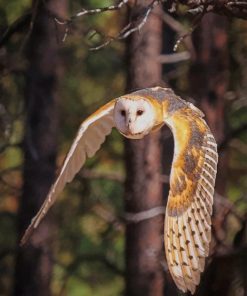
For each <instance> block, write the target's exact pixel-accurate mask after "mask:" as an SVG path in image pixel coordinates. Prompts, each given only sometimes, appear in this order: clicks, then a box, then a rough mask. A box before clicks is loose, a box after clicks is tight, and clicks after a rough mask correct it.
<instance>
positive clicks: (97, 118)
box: [21, 100, 115, 244]
mask: <svg viewBox="0 0 247 296" xmlns="http://www.w3.org/2000/svg"><path fill="white" fill-rule="evenodd" d="M114 104H115V100H112V101H110V102H109V103H108V104H106V105H104V106H103V107H101V108H100V109H99V110H98V111H96V112H95V113H94V114H92V115H91V116H90V117H88V118H87V119H86V120H85V121H84V122H83V123H82V124H81V126H80V128H79V131H78V133H77V136H76V138H75V140H74V142H73V144H72V146H71V148H70V150H69V152H68V154H67V156H66V158H65V161H64V163H63V166H62V168H61V170H60V173H59V175H58V177H57V179H56V181H55V183H54V184H53V185H52V187H51V189H50V191H49V193H48V196H47V197H46V199H45V201H44V203H43V205H42V207H41V209H40V210H39V212H38V213H37V215H36V216H35V217H34V218H33V220H32V222H31V224H30V225H29V227H28V228H27V230H26V232H25V234H24V236H23V238H22V240H21V244H24V243H25V242H26V241H27V240H28V238H29V237H30V235H31V233H32V232H33V230H34V229H35V228H37V226H38V225H39V223H40V221H41V220H42V218H43V217H44V216H45V215H46V213H47V211H48V210H49V208H50V207H51V206H52V205H53V203H54V202H55V200H56V199H57V197H58V195H59V193H61V191H62V190H63V188H64V186H65V185H66V183H68V182H70V181H71V180H72V179H73V178H74V176H75V174H76V173H77V172H78V171H79V170H80V169H81V167H82V166H83V164H84V163H85V161H86V159H87V158H88V157H92V156H93V155H94V154H95V153H96V151H97V150H98V149H99V148H100V146H101V144H102V143H103V142H104V141H105V137H106V136H107V135H108V134H110V133H111V130H112V128H113V126H114V123H113V108H114Z"/></svg>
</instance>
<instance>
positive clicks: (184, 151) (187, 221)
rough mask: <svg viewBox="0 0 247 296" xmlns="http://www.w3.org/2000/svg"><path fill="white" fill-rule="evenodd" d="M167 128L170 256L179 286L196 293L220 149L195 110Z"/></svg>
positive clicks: (207, 238)
mask: <svg viewBox="0 0 247 296" xmlns="http://www.w3.org/2000/svg"><path fill="white" fill-rule="evenodd" d="M168 125H169V126H170V128H171V130H172V132H173V134H174V142H175V153H174V158H173V164H172V171H171V177H170V192H169V197H168V203H167V208H166V217H165V249H166V257H167V262H168V267H169V270H170V273H171V275H172V277H173V279H174V281H175V283H176V284H177V286H178V287H179V288H180V289H181V290H182V291H184V292H186V291H188V290H189V291H190V292H191V293H192V294H193V293H194V292H195V289H196V286H197V285H198V284H199V281H200V274H201V272H202V271H203V270H204V265H205V257H207V256H208V253H209V243H210V240H211V214H212V205H213V194H214V184H215V178H216V170H217V161H218V154H217V145H216V142H215V139H214V137H213V135H212V133H211V131H210V129H209V127H208V126H207V124H206V123H205V121H204V120H203V118H202V113H201V114H200V113H199V112H197V111H196V109H191V108H185V109H181V110H179V111H177V112H175V113H174V115H173V116H172V117H171V118H170V119H169V120H168Z"/></svg>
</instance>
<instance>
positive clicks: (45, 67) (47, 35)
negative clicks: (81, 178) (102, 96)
mask: <svg viewBox="0 0 247 296" xmlns="http://www.w3.org/2000/svg"><path fill="white" fill-rule="evenodd" d="M42 3H43V2H40V1H34V2H33V15H34V16H35V17H34V26H33V29H32V31H30V38H29V41H28V44H27V59H28V61H29V66H28V70H27V73H26V91H25V100H26V126H25V136H24V171H23V192H22V196H21V198H20V203H19V213H18V238H19V239H18V241H19V240H20V237H21V236H22V235H23V233H24V230H25V229H26V227H27V226H28V225H29V223H30V222H31V219H32V218H33V216H34V215H35V214H36V212H37V211H38V209H39V208H40V206H41V204H42V202H43V200H44V198H45V197H46V194H47V192H48V190H49V187H50V185H51V183H52V181H53V179H54V175H55V168H56V165H55V160H56V151H57V149H56V146H57V145H56V134H57V122H58V120H57V108H56V100H57V96H56V85H57V78H58V65H59V59H58V43H57V40H56V30H55V26H54V22H53V20H52V19H51V18H50V17H49V16H48V12H47V11H46V9H45V7H44V6H43V4H42ZM65 4H66V1H65V0H63V1H59V0H50V1H46V5H47V7H48V8H49V9H51V10H54V11H56V13H57V14H59V13H61V14H62V13H64V11H65ZM52 228H53V223H52V220H51V219H49V217H48V218H46V219H45V221H44V223H42V225H41V226H40V227H39V228H38V229H37V231H36V232H35V233H34V235H33V237H32V239H31V242H30V244H29V245H27V246H25V247H23V248H19V249H18V252H17V257H16V270H15V286H14V292H13V295H16V296H22V295H25V296H27V295H28V296H31V295H35V296H49V295H51V292H50V281H51V276H52V251H51V246H50V242H49V238H51V235H52Z"/></svg>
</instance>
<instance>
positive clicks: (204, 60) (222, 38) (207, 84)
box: [190, 14, 229, 295]
mask: <svg viewBox="0 0 247 296" xmlns="http://www.w3.org/2000/svg"><path fill="white" fill-rule="evenodd" d="M227 29H228V22H227V20H226V19H225V18H224V17H221V16H217V15H213V14H208V15H206V16H205V17H204V18H203V20H202V22H201V24H200V26H199V28H198V29H197V30H196V32H195V35H194V44H195V47H196V54H197V58H196V61H195V63H194V64H193V65H192V67H191V70H190V81H191V91H192V93H193V98H194V99H196V100H198V104H199V106H200V108H201V109H202V111H203V112H204V114H205V117H206V121H207V123H208V125H209V126H210V128H211V130H212V132H213V134H214V136H215V138H216V141H217V143H218V144H220V143H221V142H222V141H223V140H224V138H225V130H226V120H225V93H226V91H227V88H228V83H229V65H228V63H229V55H228V37H227V35H228V32H227ZM227 167H228V162H227V155H226V151H219V163H218V172H217V177H216V192H217V193H220V194H222V195H224V194H225V191H226V185H227V183H226V180H227V179H228V177H227V173H228V171H227ZM225 215H226V209H225V208H223V207H221V206H219V204H218V206H217V203H215V207H214V213H213V226H214V227H213V229H214V230H213V234H214V235H213V238H214V240H213V242H214V243H213V244H212V245H214V246H215V247H214V250H215V251H216V252H219V253H220V245H218V243H217V242H218V241H221V240H223V239H224V237H225V229H224V227H225V223H224V221H225ZM214 260H215V258H213V261H212V265H211V268H210V269H209V270H210V273H211V274H213V273H214V271H213V269H212V268H214V266H216V265H215V264H214ZM217 262H218V261H217ZM215 271H216V269H215ZM225 275H226V273H224V272H223V273H221V275H220V277H221V281H223V282H225V284H226V285H227V282H228V281H227V278H226V277H225ZM204 276H205V277H203V278H202V284H201V286H200V288H199V289H198V291H197V294H196V295H209V294H210V295H225V293H224V292H223V291H224V290H222V291H221V293H220V292H219V290H217V293H213V290H214V289H215V287H214V286H213V285H214V281H211V282H210V281H208V282H207V285H204V284H203V279H205V280H207V278H208V275H207V272H205V274H204ZM209 291H211V292H210V293H209ZM215 291H216V290H215Z"/></svg>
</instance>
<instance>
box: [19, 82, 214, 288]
mask: <svg viewBox="0 0 247 296" xmlns="http://www.w3.org/2000/svg"><path fill="white" fill-rule="evenodd" d="M125 99H127V100H128V101H129V102H130V103H129V104H132V103H131V102H132V101H136V100H139V99H141V100H142V101H143V100H146V101H148V102H149V103H148V104H147V105H148V106H150V105H151V106H150V108H152V110H150V109H148V110H147V111H150V112H149V113H148V114H147V115H148V116H149V115H150V114H155V120H154V121H152V125H151V126H149V129H148V132H149V131H156V130H158V129H160V128H161V127H162V125H163V124H167V125H168V126H169V127H170V128H171V130H172V132H173V135H174V142H175V151H174V157H173V163H172V170H171V176H170V192H169V197H168V203H167V208H166V216H165V230H164V232H165V233H164V240H165V249H166V258H167V263H168V267H169V270H170V273H171V275H172V278H173V279H174V281H175V283H176V285H177V286H178V288H179V289H181V290H182V291H184V292H186V291H190V292H191V293H194V292H195V289H196V286H197V285H198V284H199V282H200V274H201V272H202V271H203V270H204V266H205V257H206V256H208V253H209V243H210V239H211V214H212V205H213V194H214V183H215V178H216V170H217V160H218V154H217V145H216V142H215V139H214V137H213V135H212V133H211V132H210V129H209V127H208V126H207V124H206V122H205V121H204V119H203V116H204V115H203V113H202V112H201V111H200V110H199V109H197V108H196V107H195V106H194V105H192V104H191V103H189V102H186V101H184V100H182V99H181V98H180V97H178V96H176V95H175V94H174V92H173V91H172V90H171V89H169V88H161V87H155V88H147V89H142V90H138V91H136V92H133V93H131V94H127V95H124V96H122V97H120V98H118V99H115V100H112V101H111V102H109V103H108V104H106V105H105V106H103V107H101V108H100V109H98V111H96V112H95V113H94V114H92V115H91V116H90V117H89V118H87V119H86V120H85V121H84V122H83V123H82V124H81V126H80V129H79V131H78V134H77V136H76V138H75V140H74V142H73V144H72V146H71V148H70V151H69V153H68V155H67V157H66V158H65V161H64V164H63V166H62V168H61V170H60V173H59V174H58V177H57V179H56V181H55V183H54V184H53V185H52V187H51V189H50V192H49V194H48V196H47V198H46V199H45V201H44V204H43V205H42V207H41V209H40V210H39V212H38V213H37V215H36V216H35V217H34V219H33V220H32V222H31V224H30V226H29V227H28V229H27V230H26V232H25V235H24V236H23V238H22V244H23V243H25V242H26V241H27V239H28V238H29V237H30V235H31V233H32V231H33V230H34V229H35V228H37V226H38V224H39V223H40V221H41V220H42V218H43V217H44V216H45V215H46V213H47V211H48V210H49V208H50V207H51V206H52V204H53V203H54V202H55V200H56V198H57V197H58V195H59V193H60V192H61V191H62V190H63V188H64V186H65V185H66V183H67V182H70V181H71V180H72V179H73V177H74V176H75V174H76V173H77V172H78V171H79V169H80V168H81V167H82V166H83V164H84V163H85V161H86V159H87V158H88V157H91V156H93V155H94V154H95V153H96V151H97V150H98V149H99V148H100V146H101V144H102V143H103V142H104V140H105V137H106V135H108V134H109V133H110V132H111V130H112V127H113V126H114V125H115V124H116V121H114V110H115V106H116V105H117V102H118V100H124V102H126V100H125ZM146 101H145V103H146ZM133 105H136V102H133ZM133 105H131V106H132V107H133ZM120 111H121V109H120ZM153 111H154V112H153ZM152 112H153V113H152ZM116 127H117V126H116ZM122 134H124V133H123V132H122ZM136 135H137V134H136ZM124 136H126V137H130V135H129V134H128V135H127V134H124ZM143 136H144V133H143V135H142V137H143ZM131 138H135V134H132V135H131ZM136 138H140V133H138V137H137V136H136Z"/></svg>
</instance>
